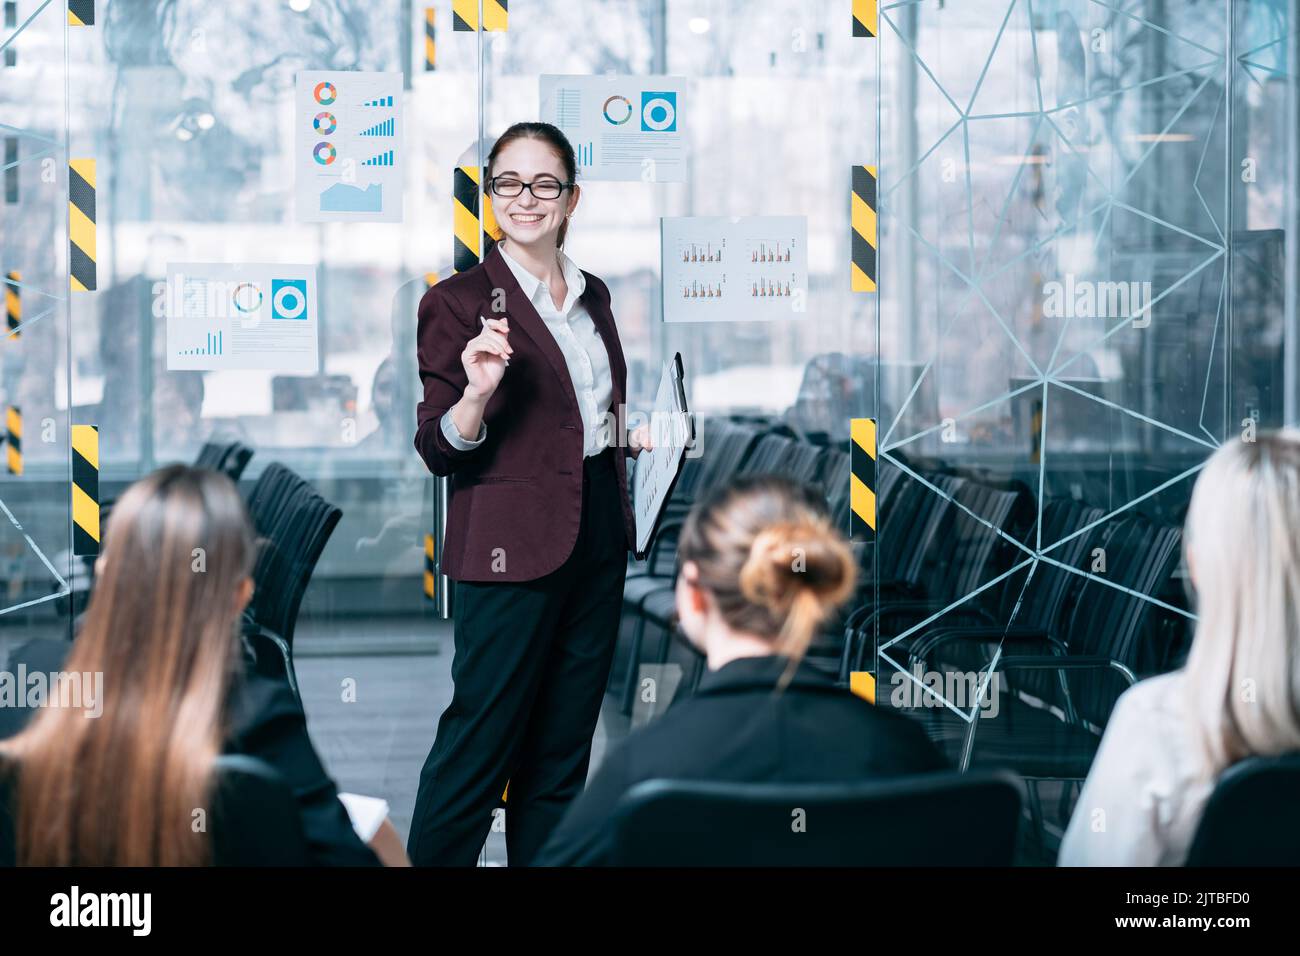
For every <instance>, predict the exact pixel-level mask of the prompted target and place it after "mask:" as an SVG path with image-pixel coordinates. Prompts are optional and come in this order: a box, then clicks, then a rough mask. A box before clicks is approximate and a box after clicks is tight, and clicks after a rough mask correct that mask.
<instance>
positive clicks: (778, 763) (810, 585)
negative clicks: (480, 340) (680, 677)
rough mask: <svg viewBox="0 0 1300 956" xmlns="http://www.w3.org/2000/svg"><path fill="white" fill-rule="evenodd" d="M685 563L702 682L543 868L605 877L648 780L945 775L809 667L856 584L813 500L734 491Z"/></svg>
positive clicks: (885, 714) (683, 609)
mask: <svg viewBox="0 0 1300 956" xmlns="http://www.w3.org/2000/svg"><path fill="white" fill-rule="evenodd" d="M677 550H678V560H679V562H680V568H681V571H680V573H679V574H678V576H677V615H678V618H679V620H680V622H681V627H682V630H683V632H685V634H686V637H687V638H688V639H689V640H690V642H691V643H692V644H693V645H694V646H695V647H696V648H698V649H699V650H700V651H701V653H703V654H704V655H705V656H706V658H707V661H708V673H706V674H705V675H704V677H703V678H702V679H701V680H700V685H699V688H698V689H697V690H696V692H695V695H694V696H692V697H690V698H687V699H684V700H680V701H678V702H677V703H676V704H675V705H674V706H673V707H672V708H671V709H670V710H669V711H668V712H667V713H666V714H664V716H663V717H661V718H660V719H658V720H656V721H655V722H654V723H652V724H650V725H648V726H646V727H644V728H642V729H640V730H638V731H635V732H634V733H632V734H631V735H630V736H629V737H628V738H627V740H626V741H625V742H624V743H623V745H622V746H621V747H619V748H618V749H617V750H615V751H614V752H613V753H611V754H610V755H609V756H608V757H606V758H605V761H604V763H602V764H601V766H600V769H599V771H598V772H597V773H596V774H595V776H594V777H593V778H592V779H591V781H590V783H589V784H588V786H587V790H586V792H584V793H583V795H582V796H581V797H579V798H578V799H577V800H576V801H574V803H573V804H572V805H571V806H570V808H569V811H568V813H567V815H566V816H565V817H564V819H563V820H562V821H561V823H560V825H559V827H558V828H557V829H556V830H555V832H554V834H553V835H552V837H551V839H550V842H549V843H548V844H547V845H546V847H545V848H544V850H543V852H542V855H541V858H540V859H539V861H538V862H539V863H540V864H541V865H544V866H573V865H577V866H596V865H608V864H609V863H610V853H611V848H612V839H613V828H612V822H611V821H612V811H613V809H614V806H615V804H617V803H618V801H619V799H620V798H621V797H622V796H623V795H624V794H625V793H626V792H627V791H628V790H630V789H631V788H632V787H633V786H635V785H636V784H638V783H641V782H643V781H646V780H653V779H671V780H698V781H720V782H734V783H833V782H850V781H862V780H874V779H880V778H883V777H889V776H894V775H899V774H912V773H924V772H928V771H932V770H942V769H945V768H946V766H947V764H946V761H945V760H944V758H943V757H942V755H941V754H940V753H939V751H938V750H937V749H936V748H935V746H934V745H933V744H932V743H931V742H930V740H929V738H927V737H926V735H925V732H924V731H923V730H922V729H921V727H920V726H919V725H918V724H916V723H914V722H913V721H911V720H909V719H908V718H906V717H904V716H902V715H900V714H896V713H892V712H890V711H889V710H888V709H884V708H878V707H875V706H873V705H871V704H869V703H867V702H866V701H864V700H862V699H861V698H858V697H855V696H853V695H852V694H850V693H849V692H848V691H847V690H845V689H844V688H842V687H837V686H836V685H835V682H834V679H833V678H832V677H831V676H829V675H826V674H824V673H822V672H821V671H819V670H817V669H816V668H814V667H812V666H811V665H809V664H808V663H807V662H805V661H804V660H803V655H804V652H805V651H806V650H807V648H808V645H809V643H810V642H811V641H812V639H813V637H814V636H815V635H816V633H817V631H818V628H819V627H820V626H821V624H822V623H823V622H824V621H825V620H826V619H827V617H828V616H829V615H830V614H831V613H832V612H833V611H834V610H835V609H836V608H838V607H839V606H840V605H841V604H843V603H844V602H845V601H846V600H847V599H848V598H849V596H850V595H852V593H853V584H854V575H855V564H854V561H853V556H852V553H851V552H850V550H849V547H848V544H847V542H846V541H845V540H844V538H843V537H842V536H841V535H840V534H839V533H838V532H836V531H835V529H834V528H833V527H832V526H831V521H830V517H829V515H828V514H827V512H826V506H825V504H824V502H823V501H822V500H821V498H820V497H819V496H818V495H816V494H814V493H813V492H812V491H811V490H810V489H808V488H806V487H804V486H801V485H798V484H795V483H793V482H790V481H787V480H785V479H782V478H775V477H762V476H760V477H745V478H739V479H736V480H734V481H732V482H731V483H730V484H728V485H726V486H724V487H722V488H721V489H719V490H717V491H715V492H714V493H713V494H712V495H710V496H709V497H708V498H706V499H705V500H703V501H701V502H700V503H698V504H697V505H696V506H695V507H694V508H693V509H692V511H691V514H690V515H689V516H688V518H687V520H686V524H685V526H684V527H683V528H682V533H681V539H680V541H679V544H678V549H677Z"/></svg>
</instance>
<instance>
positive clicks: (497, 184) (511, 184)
mask: <svg viewBox="0 0 1300 956" xmlns="http://www.w3.org/2000/svg"><path fill="white" fill-rule="evenodd" d="M573 185H574V184H573V183H562V182H560V181H559V180H558V179H538V180H536V181H534V182H531V183H526V182H523V181H522V180H519V179H513V178H511V177H509V176H493V177H492V178H491V179H489V180H488V192H490V193H491V194H492V195H493V196H500V197H501V198H502V199H513V198H514V197H515V196H518V195H520V194H522V193H523V191H524V190H525V189H527V190H528V191H529V192H530V193H532V194H533V195H534V196H536V197H537V198H538V199H559V198H560V194H561V193H562V192H564V191H565V190H566V189H568V188H569V187H571V186H573Z"/></svg>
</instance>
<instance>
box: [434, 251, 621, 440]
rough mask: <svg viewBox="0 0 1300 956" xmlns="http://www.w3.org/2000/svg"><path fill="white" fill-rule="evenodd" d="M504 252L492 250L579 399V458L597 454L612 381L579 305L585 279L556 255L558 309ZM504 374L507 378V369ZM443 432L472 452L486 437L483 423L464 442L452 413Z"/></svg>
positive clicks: (606, 432) (600, 343)
mask: <svg viewBox="0 0 1300 956" xmlns="http://www.w3.org/2000/svg"><path fill="white" fill-rule="evenodd" d="M505 247H506V243H504V242H503V243H501V244H499V245H498V246H497V250H498V251H499V252H500V253H501V258H502V259H503V260H504V261H505V264H506V265H507V266H509V267H510V271H511V272H512V273H514V276H515V280H516V281H517V282H518V283H519V288H520V289H522V290H523V293H524V295H525V296H527V297H528V301H529V302H531V303H532V304H533V308H535V309H536V310H537V314H538V315H540V316H541V317H542V321H543V322H544V323H545V324H546V328H547V329H548V330H549V331H550V333H551V335H552V336H554V338H555V344H556V345H558V346H559V347H560V351H561V352H562V353H563V354H564V364H565V365H566V366H567V367H568V370H569V378H570V380H571V381H572V382H573V393H574V395H575V396H577V399H578V411H579V412H580V413H581V415H582V429H583V434H584V439H583V452H582V454H583V457H585V458H590V457H591V456H592V455H598V454H600V453H601V452H602V451H604V450H605V449H606V448H607V447H608V446H609V443H610V437H611V436H610V429H609V421H608V419H607V417H606V412H608V411H609V406H610V403H611V402H612V401H613V399H614V378H613V374H612V372H611V371H610V365H609V353H608V352H607V351H606V349H605V342H604V340H603V339H601V337H600V333H599V332H597V331H596V323H595V322H594V321H592V318H591V315H590V314H588V312H587V309H586V306H584V305H583V304H582V302H581V301H579V300H580V298H581V296H582V292H583V290H584V289H586V287H587V277H586V276H584V275H583V274H582V270H581V269H579V268H578V267H577V266H576V265H574V264H573V260H572V259H570V258H569V257H568V256H566V255H565V254H564V250H562V249H561V250H557V251H558V254H559V257H560V267H561V268H562V269H563V270H564V284H565V285H566V286H567V287H568V292H567V293H566V294H565V297H564V302H563V303H562V304H561V305H560V307H559V308H558V309H557V308H556V307H555V301H554V300H553V299H552V298H551V290H550V289H549V288H547V286H546V284H545V283H544V282H542V280H541V279H539V278H537V276H535V275H533V274H532V273H531V272H529V271H528V270H527V269H525V268H524V267H523V266H522V265H520V264H519V263H518V262H516V261H515V260H514V259H513V258H512V257H511V256H510V254H509V253H507V252H506V249H505ZM506 374H507V375H508V374H509V369H507V370H506ZM442 433H443V434H444V435H445V436H446V437H447V441H448V442H450V443H451V446H452V447H453V448H459V449H460V450H462V451H469V450H470V449H473V448H477V447H478V446H479V445H481V444H482V443H483V441H484V440H485V439H486V438H487V423H486V422H482V423H480V424H479V430H478V436H477V437H476V438H474V439H473V440H470V439H466V438H464V437H462V436H461V434H460V432H458V431H457V430H456V425H455V423H454V422H453V421H452V420H451V411H450V410H448V411H447V413H446V414H444V415H443V416H442Z"/></svg>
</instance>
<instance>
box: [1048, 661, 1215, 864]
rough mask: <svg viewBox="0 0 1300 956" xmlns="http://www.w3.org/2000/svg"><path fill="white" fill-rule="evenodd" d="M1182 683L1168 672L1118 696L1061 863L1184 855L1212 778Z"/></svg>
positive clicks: (1155, 860)
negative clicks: (1193, 728) (1195, 731)
mask: <svg viewBox="0 0 1300 956" xmlns="http://www.w3.org/2000/svg"><path fill="white" fill-rule="evenodd" d="M1186 688H1187V685H1186V678H1185V677H1184V675H1183V672H1182V671H1174V672H1173V673H1169V674H1161V675H1160V676H1159V677H1152V678H1149V679H1148V680H1144V681H1142V682H1140V683H1138V684H1136V685H1134V686H1133V687H1131V688H1129V689H1128V690H1126V691H1125V692H1124V693H1123V694H1122V695H1121V696H1120V698H1119V701H1118V702H1117V703H1116V704H1115V710H1114V712H1113V713H1112V714H1111V715H1110V720H1109V721H1108V722H1107V724H1106V732H1105V734H1104V735H1103V736H1102V739H1101V747H1100V748H1099V749H1098V750H1097V756H1096V758H1095V759H1094V760H1093V762H1092V769H1091V770H1090V771H1089V772H1088V780H1087V782H1086V783H1084V785H1083V792H1082V793H1080V794H1079V802H1078V803H1077V804H1075V807H1074V814H1073V816H1071V818H1070V825H1069V827H1067V828H1066V831H1065V838H1064V839H1063V840H1062V841H1061V850H1060V856H1059V857H1058V860H1057V862H1058V863H1059V864H1060V865H1061V866H1180V865H1182V863H1183V861H1184V860H1185V859H1186V858H1187V851H1188V850H1189V849H1191V845H1192V837H1193V836H1195V835H1196V827H1197V825H1198V824H1199V823H1200V822H1201V813H1202V811H1203V810H1204V809H1205V803H1206V801H1207V800H1208V799H1209V797H1210V793H1211V792H1212V791H1213V790H1214V784H1215V780H1214V777H1213V773H1212V771H1211V770H1210V768H1209V764H1208V761H1207V759H1206V758H1205V757H1204V756H1203V755H1202V753H1201V751H1200V748H1199V747H1198V746H1197V742H1196V736H1195V734H1194V732H1193V731H1192V726H1191V725H1192V718H1191V704H1190V701H1189V699H1188V695H1187V689H1186ZM1213 704H1214V702H1213V701H1208V700H1207V701H1205V706H1207V707H1209V706H1213Z"/></svg>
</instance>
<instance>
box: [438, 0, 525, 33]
mask: <svg viewBox="0 0 1300 956" xmlns="http://www.w3.org/2000/svg"><path fill="white" fill-rule="evenodd" d="M478 4H479V0H451V28H452V29H453V30H455V31H457V32H458V33H465V32H469V33H473V32H474V31H476V30H477V29H478ZM508 5H509V4H508V2H507V0H483V29H484V30H487V31H489V32H500V31H502V30H505V29H506V28H507V27H509V25H510V14H509V11H508V10H507V7H508Z"/></svg>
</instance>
